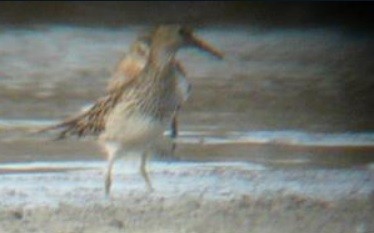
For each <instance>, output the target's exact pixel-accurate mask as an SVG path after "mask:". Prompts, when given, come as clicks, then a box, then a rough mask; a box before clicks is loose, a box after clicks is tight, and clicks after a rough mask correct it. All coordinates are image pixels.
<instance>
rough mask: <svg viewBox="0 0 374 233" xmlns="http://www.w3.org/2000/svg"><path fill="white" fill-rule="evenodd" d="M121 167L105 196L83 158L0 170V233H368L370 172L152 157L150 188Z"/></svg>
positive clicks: (98, 164)
mask: <svg viewBox="0 0 374 233" xmlns="http://www.w3.org/2000/svg"><path fill="white" fill-rule="evenodd" d="M128 163H129V162H128ZM128 163H127V165H126V164H123V163H122V164H121V163H119V164H117V166H116V169H117V172H116V175H115V180H114V186H113V190H112V197H111V198H110V199H106V198H104V193H103V177H102V173H101V170H100V167H102V166H104V163H102V162H95V163H90V164H89V163H83V164H85V165H84V166H87V168H89V169H88V170H84V171H70V172H50V171H48V172H45V173H40V172H38V173H32V172H30V173H28V174H8V175H1V176H0V180H1V182H0V190H1V192H0V200H1V201H0V223H1V224H0V230H1V232H9V233H13V232H52V233H54V232H72V233H73V232H74V233H81V232H90V233H96V232H97V233H99V232H124V231H125V232H178V233H179V232H189V233H190V232H197V233H200V232H201V233H203V232H212V233H221V232H222V233H224V232H225V233H226V232H238V233H239V232H243V233H246V232H261V233H264V232H274V233H275V232H278V233H292V232H295V233H296V232H305V233H309V232H310V233H315V232H321V233H322V232H325V233H334V232H336V233H353V232H354V233H356V232H357V233H361V232H362V233H363V232H367V233H369V232H372V231H373V230H374V223H373V222H372V216H373V214H374V212H373V211H374V208H373V187H372V181H373V179H374V176H373V173H372V172H371V171H365V170H356V171H352V170H343V169H336V170H332V169H329V170H326V169H320V170H304V169H296V170H295V169H294V170H268V169H264V167H262V166H255V165H250V164H246V163H217V162H216V163H185V162H183V163H181V162H180V163H164V162H153V163H151V166H150V170H151V178H152V181H153V185H154V187H155V191H154V192H152V193H149V192H147V191H146V188H145V184H144V182H143V180H142V179H141V176H140V175H139V173H137V171H136V169H134V166H133V165H131V163H130V165H129V164H128ZM132 164H134V163H133V162H132ZM67 165H68V164H63V166H67ZM73 165H74V163H73V164H70V167H74V166H73ZM76 165H77V166H78V167H79V166H82V164H76ZM36 166H37V165H36ZM40 166H42V164H39V167H40ZM95 167H96V168H95ZM46 184H48V185H46Z"/></svg>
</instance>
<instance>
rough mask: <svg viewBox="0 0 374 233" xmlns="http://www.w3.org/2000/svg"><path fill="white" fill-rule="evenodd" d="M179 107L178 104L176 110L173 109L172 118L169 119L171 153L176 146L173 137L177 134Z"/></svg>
mask: <svg viewBox="0 0 374 233" xmlns="http://www.w3.org/2000/svg"><path fill="white" fill-rule="evenodd" d="M179 108H180V106H178V107H177V108H176V110H175V111H174V113H173V116H172V119H171V125H170V128H171V129H170V131H171V134H170V137H171V139H172V141H173V142H172V143H173V144H172V147H171V153H172V154H174V152H175V149H176V147H177V143H176V142H175V139H176V138H177V136H178V114H177V113H178V111H179Z"/></svg>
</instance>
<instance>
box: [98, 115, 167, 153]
mask: <svg viewBox="0 0 374 233" xmlns="http://www.w3.org/2000/svg"><path fill="white" fill-rule="evenodd" d="M118 111H121V109H118V108H117V109H114V111H113V113H112V114H110V115H109V116H108V121H107V124H106V127H105V131H104V133H103V134H102V135H101V136H100V139H101V140H103V141H111V142H117V143H119V144H121V145H122V147H123V149H125V150H126V149H127V150H143V149H145V148H146V147H148V146H150V145H152V144H154V143H155V142H156V141H157V140H158V139H159V138H160V137H162V136H163V126H162V124H161V122H159V121H157V120H155V119H154V118H153V117H150V116H146V115H141V114H131V115H126V114H121V113H119V112H118Z"/></svg>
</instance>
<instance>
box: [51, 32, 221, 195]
mask: <svg viewBox="0 0 374 233" xmlns="http://www.w3.org/2000/svg"><path fill="white" fill-rule="evenodd" d="M188 46H192V47H197V48H199V49H201V50H204V51H207V52H209V53H211V54H213V55H214V56H216V57H219V58H221V57H222V55H221V53H220V52H218V51H217V50H215V49H214V48H212V47H211V46H209V45H208V44H206V43H205V42H203V41H202V40H200V39H198V38H196V37H195V36H194V35H193V33H192V31H191V30H190V29H188V28H184V27H181V26H178V25H168V26H160V27H158V28H157V29H155V30H154V31H153V32H152V34H150V36H149V37H147V41H146V43H145V42H144V41H141V40H139V41H137V42H135V43H134V44H133V46H132V47H131V50H130V52H129V53H128V55H127V56H126V57H125V58H124V59H123V60H121V62H120V63H119V64H118V65H117V69H116V70H115V72H114V74H113V77H112V79H111V80H110V82H109V84H108V87H107V94H106V96H104V97H102V98H100V99H98V100H97V101H96V103H95V104H94V105H92V106H91V107H90V108H89V109H88V110H86V111H84V112H83V113H80V114H78V115H77V116H75V117H72V118H69V119H67V120H65V121H64V122H62V123H60V124H57V125H55V126H51V127H49V128H47V129H45V130H44V131H46V130H60V133H59V137H58V138H65V137H67V136H70V135H77V136H79V137H81V136H88V135H97V136H98V137H99V142H100V144H101V145H102V146H103V147H104V149H105V150H106V152H107V156H108V166H107V169H106V172H105V192H106V194H109V191H110V187H111V183H112V167H113V163H114V161H115V159H116V158H117V157H118V155H119V152H123V151H128V150H135V151H141V152H142V157H141V166H140V171H141V174H142V176H143V178H144V179H145V181H146V184H147V187H148V189H150V190H151V189H152V186H151V183H150V180H149V177H148V173H147V172H146V169H145V164H146V160H147V157H148V156H149V155H150V152H151V151H152V148H153V146H154V143H155V141H156V140H157V139H158V138H159V137H162V135H163V130H164V128H165V124H169V123H170V121H171V118H172V117H173V116H175V112H176V111H177V110H178V108H179V106H180V104H181V102H182V99H186V97H185V96H184V97H183V94H182V96H180V95H181V94H179V93H178V88H179V87H178V85H177V84H178V80H177V78H176V77H178V76H184V69H183V68H182V66H181V64H180V63H179V62H178V61H176V60H175V54H176V52H177V51H178V50H179V49H180V48H182V47H188Z"/></svg>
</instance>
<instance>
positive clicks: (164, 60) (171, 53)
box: [149, 46, 176, 70]
mask: <svg viewBox="0 0 374 233" xmlns="http://www.w3.org/2000/svg"><path fill="white" fill-rule="evenodd" d="M152 47H153V48H152V49H151V53H150V57H149V59H150V60H149V62H150V63H151V64H150V65H152V66H153V67H154V68H156V69H157V70H163V69H164V68H166V67H167V66H169V65H170V64H171V62H172V61H173V60H174V57H175V54H176V49H174V48H168V47H166V46H165V47H163V46H152Z"/></svg>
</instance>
